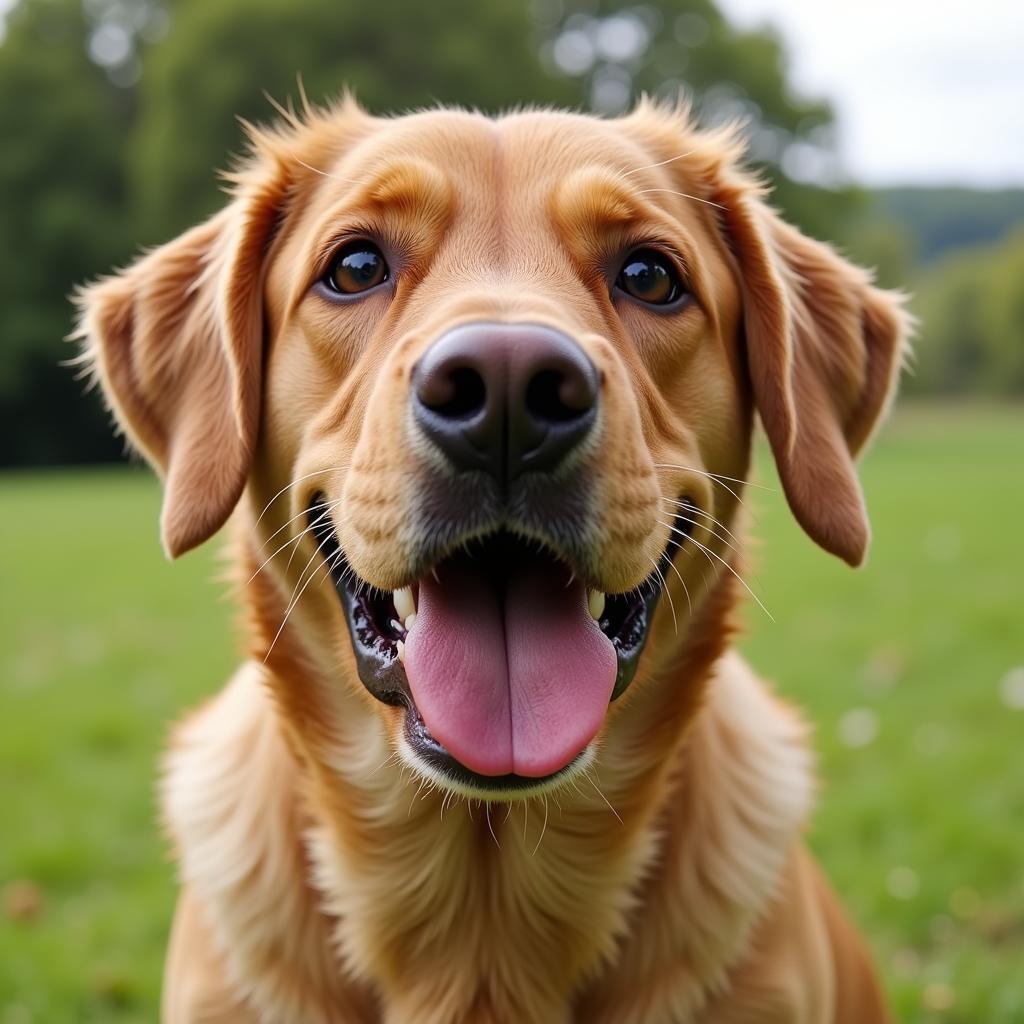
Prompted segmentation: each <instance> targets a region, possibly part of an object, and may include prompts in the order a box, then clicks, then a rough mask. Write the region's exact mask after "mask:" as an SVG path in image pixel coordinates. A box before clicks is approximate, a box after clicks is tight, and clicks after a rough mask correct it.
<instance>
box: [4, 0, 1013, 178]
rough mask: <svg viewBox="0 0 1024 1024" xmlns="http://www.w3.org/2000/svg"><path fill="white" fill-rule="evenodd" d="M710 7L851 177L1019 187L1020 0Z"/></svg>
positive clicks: (7, 0) (745, 2) (744, 2)
mask: <svg viewBox="0 0 1024 1024" xmlns="http://www.w3.org/2000/svg"><path fill="white" fill-rule="evenodd" d="M718 3H719V5H720V6H721V8H722V9H723V10H724V11H725V12H726V14H727V15H728V16H729V17H730V18H731V19H732V20H733V21H734V22H735V23H736V24H739V25H756V24H762V23H764V22H766V21H767V22H770V23H771V24H773V25H775V26H776V27H777V28H778V30H779V31H780V33H781V34H782V36H783V38H784V40H785V41H786V45H787V49H788V52H789V55H790V58H791V61H792V67H791V72H792V76H793V81H794V84H795V85H796V87H797V88H798V89H800V90H801V91H803V92H806V93H808V94H809V95H815V96H825V97H827V98H828V99H830V100H832V102H833V104H834V106H835V109H836V113H837V116H838V119H839V146H840V154H841V158H842V163H843V166H844V168H845V169H846V170H847V171H848V172H849V174H850V175H851V177H853V178H856V179H859V180H861V181H864V182H866V183H868V184H893V183H904V182H907V183H916V182H928V183H941V184H947V183H953V184H969V185H993V186H994V185H1024V0H855V2H853V3H850V2H849V0H718ZM12 4H13V0H0V18H2V16H3V12H5V11H6V10H7V9H8V8H9V7H11V6H12ZM624 6H628V4H624ZM0 38H2V30H0Z"/></svg>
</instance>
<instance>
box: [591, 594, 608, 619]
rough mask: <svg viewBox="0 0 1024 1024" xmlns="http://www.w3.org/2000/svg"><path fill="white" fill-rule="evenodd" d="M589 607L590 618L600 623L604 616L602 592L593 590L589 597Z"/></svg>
mask: <svg viewBox="0 0 1024 1024" xmlns="http://www.w3.org/2000/svg"><path fill="white" fill-rule="evenodd" d="M587 607H588V608H589V609H590V617H591V618H592V619H597V620H598V621H600V619H601V616H602V615H603V614H604V593H603V592H602V591H600V590H591V591H590V593H589V594H588V595H587Z"/></svg>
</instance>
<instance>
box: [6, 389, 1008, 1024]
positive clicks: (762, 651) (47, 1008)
mask: <svg viewBox="0 0 1024 1024" xmlns="http://www.w3.org/2000/svg"><path fill="white" fill-rule="evenodd" d="M863 477H864V481H865V487H866V491H867V494H868V500H869V505H870V507H871V510H872V517H873V521H874V524H875V542H874V547H873V549H872V553H871V559H870V564H869V566H868V567H867V568H866V569H864V570H862V571H861V572H859V573H854V572H851V571H850V570H848V569H846V568H845V567H844V566H842V565H841V564H839V563H838V562H836V561H835V560H833V559H830V558H829V557H828V556H826V555H825V554H823V553H821V552H819V551H818V550H817V549H815V548H814V547H813V546H812V545H811V543H810V542H809V541H807V540H805V539H804V537H803V536H802V535H801V534H800V533H799V531H798V530H797V528H796V526H795V525H794V524H793V523H792V521H791V520H790V518H789V517H788V515H787V513H786V511H785V506H784V503H783V501H782V498H781V496H780V495H779V494H778V493H777V492H774V491H756V492H754V493H753V494H752V496H751V499H752V500H751V504H752V505H753V507H754V509H755V511H756V514H757V520H756V523H755V528H754V532H755V533H756V535H757V536H758V537H759V538H760V539H761V540H763V542H764V543H763V544H762V545H760V546H759V549H758V554H757V556H756V563H757V565H756V574H755V576H756V579H755V580H752V584H753V586H754V587H755V589H756V590H757V592H758V594H759V596H760V597H761V598H762V600H763V601H764V602H765V604H766V605H767V606H768V608H769V609H770V610H771V612H772V613H773V615H774V616H775V622H774V623H773V622H771V621H769V620H768V618H767V617H766V616H765V615H763V614H762V613H761V612H760V611H759V610H758V609H757V608H756V606H755V607H753V608H751V610H749V611H748V614H747V621H748V623H749V626H750V632H749V635H748V636H747V638H746V639H745V641H744V643H745V646H746V649H747V651H748V653H749V655H750V657H751V658H752V659H753V661H754V663H755V664H756V665H757V667H758V668H759V669H760V670H761V671H762V672H763V673H764V674H765V675H766V676H768V677H769V678H771V679H774V680H776V681H777V686H778V688H779V690H780V691H781V692H783V693H784V694H786V695H787V696H789V697H791V698H792V699H793V700H795V701H797V702H798V703H800V704H801V705H802V706H803V707H804V708H805V709H806V710H807V714H808V717H809V718H810V719H811V721H813V722H814V723H815V725H816V727H817V746H818V749H819V750H820V753H821V775H822V780H823V794H822V802H821V807H820V810H819V812H818V814H817V817H816V819H815V823H814V827H813V830H812V833H811V836H810V840H811V843H812V845H813V846H814V848H815V850H816V851H817V853H818V855H819V856H820V858H821V859H822V860H823V862H824V863H825V866H826V868H827V869H828V871H829V873H830V874H831V876H832V878H833V880H834V882H835V885H836V887H837V888H838V889H839V891H840V892H841V893H842V895H843V898H844V899H845V901H846V903H847V905H848V906H849V907H850V909H851V912H852V913H853V914H854V916H855V917H856V918H857V919H858V920H859V921H860V923H861V924H862V926H863V928H864V930H865V931H866V933H867V934H868V936H869V937H870V940H871V942H872V945H873V947H874V949H875V952H876V955H877V958H878V960H879V963H880V964H881V966H882V968H883V970H884V972H885V976H886V980H887V984H888V986H889V989H890V992H891V994H892V998H893V1001H894V1004H895V1006H896V1007H897V1012H898V1016H899V1019H900V1020H903V1021H908V1022H914V1024H925V1022H933V1021H934V1022H939V1021H942V1022H950V1024H952V1022H961V1024H1016V1022H1020V1021H1024V515H1022V511H1024V408H1011V409H938V408H911V409H905V410H900V411H899V413H898V414H897V416H896V417H895V418H894V420H893V421H892V422H891V423H890V425H889V427H888V429H887V430H886V433H885V434H884V436H883V438H882V439H881V440H880V441H879V443H878V444H877V445H876V447H875V449H874V450H873V451H872V453H871V454H870V455H869V456H868V457H867V458H866V460H865V462H864V466H863ZM759 479H760V480H761V482H762V483H765V484H768V485H774V474H773V472H772V471H771V469H770V468H769V467H765V468H764V470H763V471H762V472H761V473H760V475H759ZM158 501H159V495H158V491H157V487H156V485H155V484H154V483H153V482H152V481H151V480H150V478H149V477H148V476H147V475H145V474H144V473H142V472H141V471H130V470H121V471H115V470H108V471H103V472H74V473H72V472H68V473H61V474H39V475H17V476H12V475H8V476H5V477H0V522H2V523H3V528H4V546H3V549H2V550H0V577H2V587H0V612H2V614H0V793H2V805H0V806H2V818H0V890H2V900H3V902H2V904H0V1024H27V1022H29V1021H33V1022H36V1021H45V1022H59V1024H63V1022H72V1021H103V1022H112V1021H118V1022H125V1021H152V1020H154V1019H156V1006H157V1000H158V993H159V978H160V967H161V959H162V954H163V946H164V942H165V937H166V930H167V927H168V919H169V914H170V911H171V906H172V901H173V896H174V890H173V868H172V866H171V865H170V864H169V863H168V861H167V857H166V852H165V848H164V846H163V843H162V841H161V839H160V836H159V833H158V830H157V828H156V826H155V825H154V806H153V797H152V793H153V778H154V775H155V762H156V758H157V755H158V752H159V749H160V746H161V737H162V736H163V734H164V731H165V729H166V726H167V723H168V722H169V721H170V720H171V719H172V718H173V717H174V716H175V715H176V714H177V712H178V711H179V709H181V708H185V707H188V706H189V705H191V704H194V703H195V702H196V701H197V700H198V699H199V698H200V697H201V696H202V695H203V694H207V693H210V692H211V691H212V690H214V689H215V688H216V687H217V686H219V684H220V683H221V682H222V681H223V679H224V677H225V675H226V674H227V673H228V671H229V670H230V668H231V665H232V663H233V660H234V652H233V650H232V642H231V632H230V630H229V629H228V624H229V623H230V620H231V615H232V610H231V607H230V606H229V605H228V604H227V603H225V602H224V600H223V599H222V598H221V588H220V586H219V585H218V584H216V583H215V582H212V581H213V580H214V579H215V576H216V574H217V571H218V567H217V562H216V550H215V545H211V546H209V549H204V550H201V551H199V552H197V553H195V554H192V555H190V556H188V557H187V558H185V559H183V560H182V561H180V562H178V563H176V564H174V565H169V564H167V563H166V562H164V560H163V558H162V556H161V554H160V549H159V544H158V541H157V534H156V517H157V509H158Z"/></svg>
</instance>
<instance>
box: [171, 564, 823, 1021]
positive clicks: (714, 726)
mask: <svg viewBox="0 0 1024 1024" xmlns="http://www.w3.org/2000/svg"><path fill="white" fill-rule="evenodd" d="M254 594H255V596H256V598H257V601H256V602H253V603H251V605H250V610H251V612H252V614H253V616H254V618H255V619H256V621H257V624H258V623H259V622H261V621H263V622H266V623H270V622H273V623H274V624H275V628H276V615H277V611H278V610H280V609H277V610H275V609H273V608H271V607H269V606H268V605H267V604H266V602H267V600H268V599H269V596H270V595H269V594H268V592H267V591H266V590H265V589H264V590H257V591H255V592H254V591H252V590H250V601H251V602H252V599H253V596H254ZM733 602H734V597H733V589H732V586H731V585H730V583H729V581H728V578H727V577H722V578H720V579H719V581H718V583H717V584H716V585H715V587H714V589H713V590H712V592H711V593H709V594H708V595H707V597H706V598H705V599H704V601H703V602H702V603H701V606H700V608H699V609H698V611H697V615H696V617H695V621H694V624H693V627H692V628H691V629H690V631H689V633H688V637H684V638H683V640H682V641H681V642H680V644H679V646H678V647H677V648H676V650H675V653H674V656H673V657H672V658H671V659H670V663H669V664H664V663H663V664H662V665H661V666H660V667H659V668H657V669H656V670H655V671H654V672H653V673H649V674H648V677H647V678H638V679H637V680H636V681H635V684H634V686H635V692H633V693H631V694H629V695H628V700H627V701H626V702H624V703H623V706H622V707H621V708H615V709H613V717H612V720H611V722H610V726H609V729H608V730H607V731H608V736H607V738H606V740H605V743H604V745H603V748H602V751H601V756H600V758H599V764H598V768H597V770H596V772H595V773H594V777H591V778H585V779H582V780H580V781H579V782H578V785H577V786H575V787H570V788H569V789H567V790H566V791H565V792H560V793H558V794H557V797H556V796H555V795H553V796H551V797H549V798H548V799H547V800H546V801H545V800H543V799H534V800H532V801H527V802H523V803H522V804H519V805H516V806H513V807H512V808H511V809H509V808H508V807H506V806H502V805H491V806H486V805H483V804H476V805H474V804H473V803H467V802H466V801H464V800H458V801H455V802H451V801H450V800H446V798H445V794H443V793H440V792H436V791H432V790H430V789H428V788H427V787H425V786H424V787H421V786H419V785H418V783H417V781H416V780H415V779H414V778H412V776H411V773H410V771H409V769H407V768H403V767H401V766H400V765H398V764H396V763H394V762H393V761H392V760H391V759H389V757H388V751H387V740H386V737H385V734H384V731H383V728H382V727H381V726H380V725H379V719H377V718H376V716H375V713H374V711H373V710H372V709H371V707H370V706H369V705H368V704H365V705H364V704H361V703H360V702H359V701H358V700H355V701H353V702H350V703H349V704H347V705H346V707H345V709H344V711H343V713H338V714H332V713H330V712H326V711H325V710H324V708H323V707H321V706H319V705H318V702H317V699H316V694H317V691H318V688H319V687H325V688H326V689H325V690H321V691H320V692H321V696H322V695H323V693H325V692H329V691H330V690H333V692H334V693H335V695H337V693H338V687H339V685H340V684H339V682H338V680H336V679H330V680H326V679H316V678H315V676H316V674H317V669H316V667H315V663H314V661H313V659H312V658H311V657H310V656H309V654H308V652H305V651H303V649H302V647H301V642H300V640H299V637H300V635H301V631H300V630H293V631H291V632H289V631H287V630H286V631H285V632H284V633H283V634H282V635H281V637H280V638H279V641H278V644H277V645H276V646H275V650H274V653H273V654H272V655H271V658H270V659H268V667H266V668H262V669H259V670H256V671H257V673H258V675H259V676H260V678H261V679H262V680H263V682H265V683H267V684H269V692H270V693H271V695H272V697H273V700H272V701H267V700H266V699H265V698H263V699H262V700H261V706H262V707H263V708H264V709H265V710H264V715H272V716H273V717H274V719H275V722H276V725H275V726H261V728H264V729H265V728H270V729H272V731H274V732H275V734H276V735H277V736H278V740H277V743H278V746H279V747H280V757H281V759H282V761H285V760H286V761H287V765H288V767H287V771H286V772H284V774H285V775H286V776H287V779H288V780H290V781H289V782H288V787H290V788H291V790H292V795H291V799H290V800H289V801H288V810H287V814H288V823H287V824H281V823H278V824H277V825H275V826H274V827H282V828H290V829H291V830H292V832H293V833H297V834H296V835H295V840H296V842H297V843H298V844H299V846H300V847H302V848H304V851H305V852H304V853H303V856H304V857H305V858H307V859H308V862H309V869H308V870H307V871H306V872H305V874H306V875H307V876H309V875H312V878H313V879H315V882H312V883H311V885H312V886H313V888H312V889H311V890H310V891H309V895H308V896H307V897H306V900H307V903H308V904H309V906H310V907H311V908H320V912H319V913H318V912H317V911H316V910H315V909H313V910H312V911H311V915H310V918H309V921H308V924H307V927H306V931H307V932H308V933H309V935H307V936H306V937H305V938H304V939H303V941H302V942H296V945H295V948H296V949H306V950H307V951H308V949H310V948H315V947H318V946H320V945H322V946H323V948H322V950H321V955H322V957H323V958H326V959H325V960H324V961H323V963H322V964H321V965H320V966H319V967H317V968H316V969H315V971H314V973H315V975H316V977H317V978H319V979H321V984H322V985H329V984H330V983H329V982H327V981H323V980H322V979H324V978H325V977H328V976H329V975H330V972H331V967H330V964H331V962H334V969H335V970H336V971H337V978H342V977H343V976H344V975H346V974H347V975H348V976H350V977H351V976H354V977H355V978H357V979H359V983H358V986H357V987H359V986H365V989H364V991H367V992H372V991H373V990H374V989H378V990H383V991H387V992H390V993H394V994H395V996H394V998H396V999H398V1000H400V1001H401V1005H398V1004H395V1005H389V1006H388V1007H385V1008H384V1011H385V1012H384V1019H386V1020H391V1019H394V1020H412V1019H415V1020H417V1021H424V1022H428V1024H429V1022H430V1021H432V1020H436V1021H438V1022H441V1021H444V1022H450V1021H460V1020H464V1021H466V1022H467V1024H468V1022H470V1021H472V1022H486V1021H493V1022H495V1024H498V1022H503V1021H519V1020H538V1021H544V1020H559V1019H565V1017H566V1015H567V1014H568V1012H569V1010H568V1008H569V1007H570V1006H572V1005H573V1004H574V1003H576V1004H579V1003H583V1004H585V1005H586V1006H587V1008H588V1009H587V1011H586V1013H585V1014H584V1019H587V1020H595V1021H596V1020H616V1019H625V1009H626V1005H627V1004H625V1003H624V1004H622V1006H621V1007H620V1010H621V1011H622V1012H621V1016H619V1017H616V1015H615V1009H614V1008H615V1006H616V1005H617V1004H616V999H617V998H618V996H617V992H618V989H617V987H616V984H615V981H614V979H615V978H624V977H626V976H629V977H631V978H632V979H633V984H632V985H631V986H623V987H622V992H623V993H626V992H627V991H628V992H629V993H631V995H630V996H629V998H633V999H635V997H636V992H637V990H638V989H637V987H636V979H637V978H638V977H641V978H644V977H646V981H645V982H644V983H643V984H642V986H641V990H643V991H647V990H650V991H652V992H654V991H662V990H664V989H665V985H664V981H665V979H664V978H662V977H660V976H659V972H661V971H664V972H668V973H670V974H671V975H672V977H673V978H674V979H676V980H675V981H673V988H672V994H671V1000H672V1005H673V1006H674V1007H678V1006H686V1005H688V1006H692V1007H696V1006H699V1005H700V1003H701V1001H702V1000H703V999H704V998H705V994H706V991H707V986H708V983H709V981H713V980H714V979H715V978H720V977H721V976H722V975H723V973H724V972H725V971H726V970H727V969H728V967H729V965H730V964H731V963H732V962H733V961H734V960H735V958H736V957H737V956H738V955H740V953H741V952H742V950H743V948H744V940H745V937H746V934H747V932H748V930H749V929H750V927H751V923H752V921H753V920H754V919H755V917H756V916H757V914H758V913H760V912H761V911H762V910H763V908H764V905H765V902H766V901H767V899H768V898H769V896H770V893H771V891H772V888H773V886H774V884H775V879H776V877H777V875H778V872H779V870H780V868H781V865H782V862H783V858H784V857H785V855H786V853H787V851H788V849H789V848H790V846H791V844H792V840H793V838H794V836H795V834H796V832H797V830H798V828H799V826H800V823H801V822H802V820H803V818H804V816H805V814H806V811H807V809H808V807H807V805H808V803H809V794H810V784H809V770H808V766H807V756H806V754H805V752H804V748H803V744H802V735H801V729H800V727H799V724H798V723H797V722H796V721H795V719H792V718H790V717H788V716H787V715H786V714H785V713H783V712H782V711H781V710H780V709H779V708H778V706H777V705H776V704H775V703H774V702H772V701H770V699H769V698H768V697H767V696H766V695H765V694H764V693H763V691H762V690H761V689H760V687H759V685H758V684H757V683H756V681H755V680H754V679H753V677H752V676H751V675H750V673H749V670H747V669H746V668H745V666H744V665H743V664H742V662H740V661H739V660H738V659H737V658H735V657H734V656H732V655H729V654H726V653H725V651H726V647H727V644H728V641H729V638H730V634H731V630H730V626H729V619H730V614H731V611H732V605H733ZM256 632H257V635H260V634H261V633H268V631H267V630H257V631H256ZM268 635H270V636H272V635H273V633H269V634H268ZM275 708H276V712H277V713H276V714H274V711H273V709H275ZM769 768H770V770H771V772H772V777H771V778H769V777H767V775H766V772H767V771H768V770H769ZM783 776H784V777H783ZM296 797H298V798H299V799H300V800H301V806H302V807H303V808H304V810H303V813H302V816H301V818H300V817H299V816H298V814H297V812H296V809H295V808H296V803H295V798H296ZM234 799H235V800H240V799H241V797H240V796H239V795H236V796H235V797H234ZM178 827H179V830H180V828H181V825H180V824H179V826H178ZM186 827H187V826H186ZM270 827H271V826H269V825H268V828H270ZM224 829H225V830H226V829H227V826H224ZM208 841H209V842H212V839H210V838H209V837H208ZM217 841H218V842H220V843H222V844H223V843H226V842H229V837H227V836H226V835H221V836H220V837H219V839H218V840H217ZM267 842H268V843H271V844H272V840H271V839H270V838H269V837H268V838H267ZM248 852H249V856H251V855H252V851H251V850H249V851H248ZM185 860H186V869H187V867H188V857H187V853H186V856H185ZM301 874H302V872H300V875H301ZM281 884H282V885H286V884H287V883H286V881H285V879H284V878H282V879H281ZM247 898H248V899H249V900H250V901H251V900H252V898H253V897H252V892H251V890H250V891H249V892H248V893H247ZM298 898H299V897H298V896H296V895H295V894H294V893H292V894H285V893H279V894H277V895H276V896H275V897H272V898H271V897H270V896H269V895H268V903H269V904H270V906H268V907H267V908H266V910H267V912H270V913H271V915H273V911H274V907H273V904H274V903H275V902H278V903H280V904H281V905H282V906H285V905H289V904H294V901H295V900H296V899H298ZM229 916H230V915H222V918H227V917H229ZM282 927H285V928H286V930H288V929H290V930H294V927H295V926H294V924H291V925H287V926H286V925H285V924H284V923H283V922H282ZM314 932H315V933H316V935H318V936H319V939H316V938H311V937H310V936H311V935H312V934H313V933H314ZM652 936H657V937H658V938H657V940H655V939H654V938H653V937H652ZM225 941H228V940H225ZM246 941H248V940H247V939H246V938H245V937H238V936H234V937H232V938H231V940H230V945H231V946H232V947H233V948H234V949H236V950H237V951H238V952H237V954H236V955H238V956H242V955H243V952H244V946H245V943H246ZM334 949H338V950H340V952H341V955H342V958H343V960H344V962H345V968H346V970H345V972H342V969H341V965H340V964H338V963H337V962H335V961H334V957H335V955H336V954H335V953H334ZM655 951H656V952H655ZM612 964H614V965H615V969H614V971H606V970H603V969H602V968H603V967H607V966H610V965H612ZM688 964H689V965H692V968H693V969H692V970H690V971H688V970H686V969H685V967H686V965H688ZM681 965H682V967H683V968H684V969H683V970H680V966H681ZM288 969H291V970H297V969H298V967H297V965H291V966H290V967H289V968H288ZM239 970H244V968H239ZM259 970H260V971H261V972H263V973H264V975H265V973H266V971H267V966H266V958H263V959H262V960H261V961H260V966H259ZM302 970H304V971H306V972H308V971H310V970H313V968H311V967H310V966H309V964H306V966H305V967H303V968H302ZM524 977H528V978H530V979H531V984H529V985H528V986H524V985H523V984H522V979H523V978H524ZM686 978H692V979H696V978H699V979H701V982H700V984H697V982H696V981H693V982H692V983H691V982H689V981H686ZM505 979H518V981H517V983H516V984H515V985H512V984H511V982H510V983H509V984H508V985H506V981H505ZM259 984H260V985H262V986H265V984H269V983H265V982H264V981H261V982H260V983H259ZM338 984H341V983H340V982H338ZM680 986H681V987H680ZM344 987H345V986H344V985H342V988H344ZM346 997H347V996H345V994H344V993H341V992H335V993H334V994H333V996H332V998H336V999H341V998H346ZM623 998H626V996H625V995H623ZM666 998H669V997H668V996H666ZM282 1006H283V1004H282ZM424 1007H430V1008H433V1010H432V1014H433V1015H429V1014H425V1011H424V1009H423V1008H424ZM306 1012H307V1011H306V1010H303V1014H305V1013H306ZM286 1016H287V1014H286ZM305 1019H314V1018H305ZM354 1019H358V1016H356V1017H355V1018H354ZM652 1019H657V1014H656V1013H655V1015H654V1017H653V1018H652Z"/></svg>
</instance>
